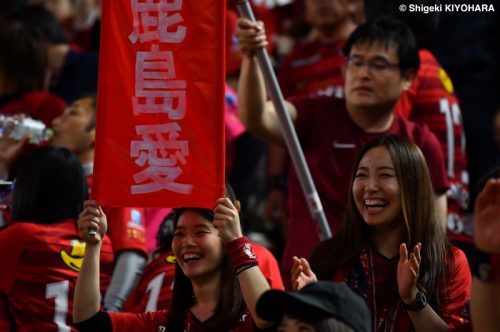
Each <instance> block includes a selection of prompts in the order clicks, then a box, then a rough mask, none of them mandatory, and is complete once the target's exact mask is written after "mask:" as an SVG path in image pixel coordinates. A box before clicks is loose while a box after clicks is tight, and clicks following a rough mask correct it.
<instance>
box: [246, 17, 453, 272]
mask: <svg viewBox="0 0 500 332" xmlns="http://www.w3.org/2000/svg"><path fill="white" fill-rule="evenodd" d="M237 35H238V39H239V42H240V45H241V47H242V50H243V52H244V54H245V56H244V58H243V63H242V71H241V74H240V81H239V87H238V95H239V112H240V118H241V120H242V121H243V123H244V125H245V127H246V128H247V130H248V131H250V132H251V133H253V134H254V135H256V136H258V137H260V138H261V139H263V140H266V141H268V142H273V143H277V144H281V145H284V144H285V143H284V139H283V136H282V133H281V129H280V125H279V122H278V118H277V115H276V112H275V110H274V107H273V105H272V104H271V103H270V102H266V93H265V87H264V83H263V79H262V75H261V73H260V71H259V69H258V66H257V61H256V59H255V58H254V57H253V54H254V51H255V49H256V48H258V47H262V46H265V45H266V44H267V41H266V39H265V35H264V29H263V26H262V24H260V23H255V24H254V23H251V22H250V21H248V20H245V19H240V20H239V21H238V31H237ZM344 54H345V55H346V57H347V66H346V77H345V99H339V98H335V97H326V96H315V97H303V98H294V99H290V100H289V101H288V102H287V109H288V111H289V114H290V116H291V118H292V121H293V122H294V124H295V129H296V131H297V135H298V137H299V140H300V142H301V144H302V148H303V150H304V154H305V156H306V160H307V163H308V165H309V168H310V170H311V174H312V176H313V179H314V182H315V184H316V188H317V190H318V193H319V196H320V198H321V200H322V203H323V207H324V209H325V213H326V217H327V219H328V221H329V224H330V227H331V229H332V231H333V233H334V234H335V232H337V231H338V229H339V226H340V222H341V217H342V213H343V209H344V206H345V203H346V201H347V193H348V188H349V182H348V181H349V180H348V179H349V175H350V174H351V172H352V166H353V163H354V160H355V157H356V153H357V151H358V150H359V149H360V148H361V147H362V146H363V145H364V144H366V143H367V142H368V141H370V140H371V139H373V138H375V137H377V136H380V135H391V134H396V135H401V136H404V137H407V138H409V139H411V140H412V141H414V142H415V143H416V144H418V145H419V147H420V148H421V150H422V151H423V153H424V155H425V157H426V160H427V163H428V166H429V169H430V172H431V178H432V181H433V186H434V191H435V196H436V202H437V204H438V210H439V211H438V212H439V214H440V215H439V218H440V220H442V221H443V224H444V220H445V216H446V195H445V193H446V190H447V188H448V182H447V178H446V172H445V167H444V159H443V155H442V152H441V148H440V145H439V142H438V141H437V139H436V137H435V136H434V135H433V134H432V133H431V132H430V131H429V129H428V128H427V127H422V126H420V125H417V124H415V123H413V122H409V121H407V120H405V119H403V118H402V117H401V116H400V115H398V114H396V113H395V112H394V106H395V104H396V102H397V100H398V99H399V97H400V95H401V94H402V93H403V92H404V91H405V90H407V89H408V88H409V87H410V85H411V83H412V80H413V77H414V75H415V72H416V71H417V70H418V67H419V58H418V50H417V46H416V42H415V38H414V36H413V34H412V32H411V31H410V29H409V28H408V27H406V26H405V25H403V24H402V23H400V22H399V21H395V20H393V19H389V18H380V19H377V20H374V21H371V22H368V23H366V24H363V25H361V26H360V27H359V28H358V29H356V30H355V31H354V32H353V34H352V35H351V36H350V37H349V39H348V41H347V42H346V45H345V47H344ZM294 182H295V183H298V179H297V175H296V173H295V172H294V171H293V170H291V172H290V176H289V183H294ZM290 188H291V190H290V192H289V197H288V207H289V209H290V219H289V226H288V234H287V243H286V245H285V251H284V255H283V259H282V267H283V270H284V273H285V274H286V273H289V271H290V270H291V267H292V259H291V258H292V257H293V256H299V257H306V256H308V255H309V253H310V251H311V249H312V248H313V247H314V245H315V244H317V243H318V241H319V237H318V234H317V231H316V227H315V225H314V222H313V220H312V218H311V216H310V214H309V211H308V209H307V203H306V200H305V198H304V195H303V193H302V192H301V191H300V189H299V188H300V186H297V185H293V186H290ZM293 188H296V189H295V190H293ZM381 208H383V206H381ZM284 278H287V276H286V275H285V276H284Z"/></svg>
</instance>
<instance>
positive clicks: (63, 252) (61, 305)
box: [0, 147, 113, 332]
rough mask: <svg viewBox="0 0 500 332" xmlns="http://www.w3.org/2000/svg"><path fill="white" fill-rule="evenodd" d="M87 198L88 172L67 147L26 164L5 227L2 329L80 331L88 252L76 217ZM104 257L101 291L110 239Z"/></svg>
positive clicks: (0, 243)
mask: <svg viewBox="0 0 500 332" xmlns="http://www.w3.org/2000/svg"><path fill="white" fill-rule="evenodd" d="M85 197H87V186H86V183H85V175H84V174H83V170H82V167H81V165H80V163H79V161H78V159H77V158H76V157H75V156H74V155H73V154H72V153H71V152H69V151H68V150H66V149H62V148H55V147H44V148H39V149H36V150H35V151H34V152H33V153H31V154H30V155H29V156H28V157H27V158H26V159H25V160H24V161H23V162H22V164H21V166H20V167H19V171H18V173H17V180H16V184H15V188H14V192H13V204H12V219H13V223H12V224H10V225H8V226H6V227H4V228H3V229H2V230H0V260H1V261H2V264H4V267H3V268H2V273H0V327H1V328H0V330H2V331H42V332H44V331H46V332H49V331H50V332H51V331H76V330H75V329H74V328H73V319H72V309H73V292H74V288H75V281H76V278H77V276H78V272H79V271H80V268H81V264H82V260H83V256H84V254H85V243H84V241H83V240H82V238H81V237H80V235H79V233H78V228H77V224H76V219H77V218H78V214H79V212H80V211H81V209H82V205H83V201H84V199H85ZM100 261H101V264H100V270H101V273H100V276H101V280H102V283H101V286H102V288H99V289H97V293H98V294H101V293H102V292H103V291H104V289H105V287H106V286H107V285H108V283H109V279H110V274H111V270H112V268H113V265H112V264H113V252H112V250H111V244H110V242H109V239H108V238H105V241H103V245H102V250H101V258H100ZM2 311H3V312H2Z"/></svg>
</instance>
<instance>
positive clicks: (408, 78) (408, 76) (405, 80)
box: [401, 69, 416, 91]
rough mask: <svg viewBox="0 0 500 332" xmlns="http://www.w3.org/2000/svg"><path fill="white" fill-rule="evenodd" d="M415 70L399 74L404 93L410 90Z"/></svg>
mask: <svg viewBox="0 0 500 332" xmlns="http://www.w3.org/2000/svg"><path fill="white" fill-rule="evenodd" d="M415 74H416V73H415V70H413V69H408V70H406V71H405V72H403V73H401V80H402V84H403V90H404V91H406V90H408V89H409V88H410V86H411V85H412V83H413V80H414V79H415Z"/></svg>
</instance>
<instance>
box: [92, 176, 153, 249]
mask: <svg viewBox="0 0 500 332" xmlns="http://www.w3.org/2000/svg"><path fill="white" fill-rule="evenodd" d="M92 181H93V176H92V175H89V176H87V184H88V186H89V188H92ZM103 210H104V213H105V214H106V218H107V220H108V226H109V227H108V233H107V234H108V236H109V238H110V239H111V243H112V244H113V251H114V253H115V254H116V253H119V252H120V251H125V250H135V251H138V252H141V253H142V254H143V255H144V256H147V250H146V230H145V226H144V223H145V218H144V208H133V207H115V206H104V207H103Z"/></svg>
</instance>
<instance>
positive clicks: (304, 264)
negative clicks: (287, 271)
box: [291, 256, 318, 291]
mask: <svg viewBox="0 0 500 332" xmlns="http://www.w3.org/2000/svg"><path fill="white" fill-rule="evenodd" d="M292 259H293V266H292V280H291V282H292V289H293V290H294V291H298V290H301V289H302V288H304V287H305V286H306V285H309V284H311V283H313V282H316V281H318V278H316V275H315V274H314V272H313V271H312V270H311V267H310V266H309V262H308V261H307V259H305V258H298V257H297V256H293V258H292Z"/></svg>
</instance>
